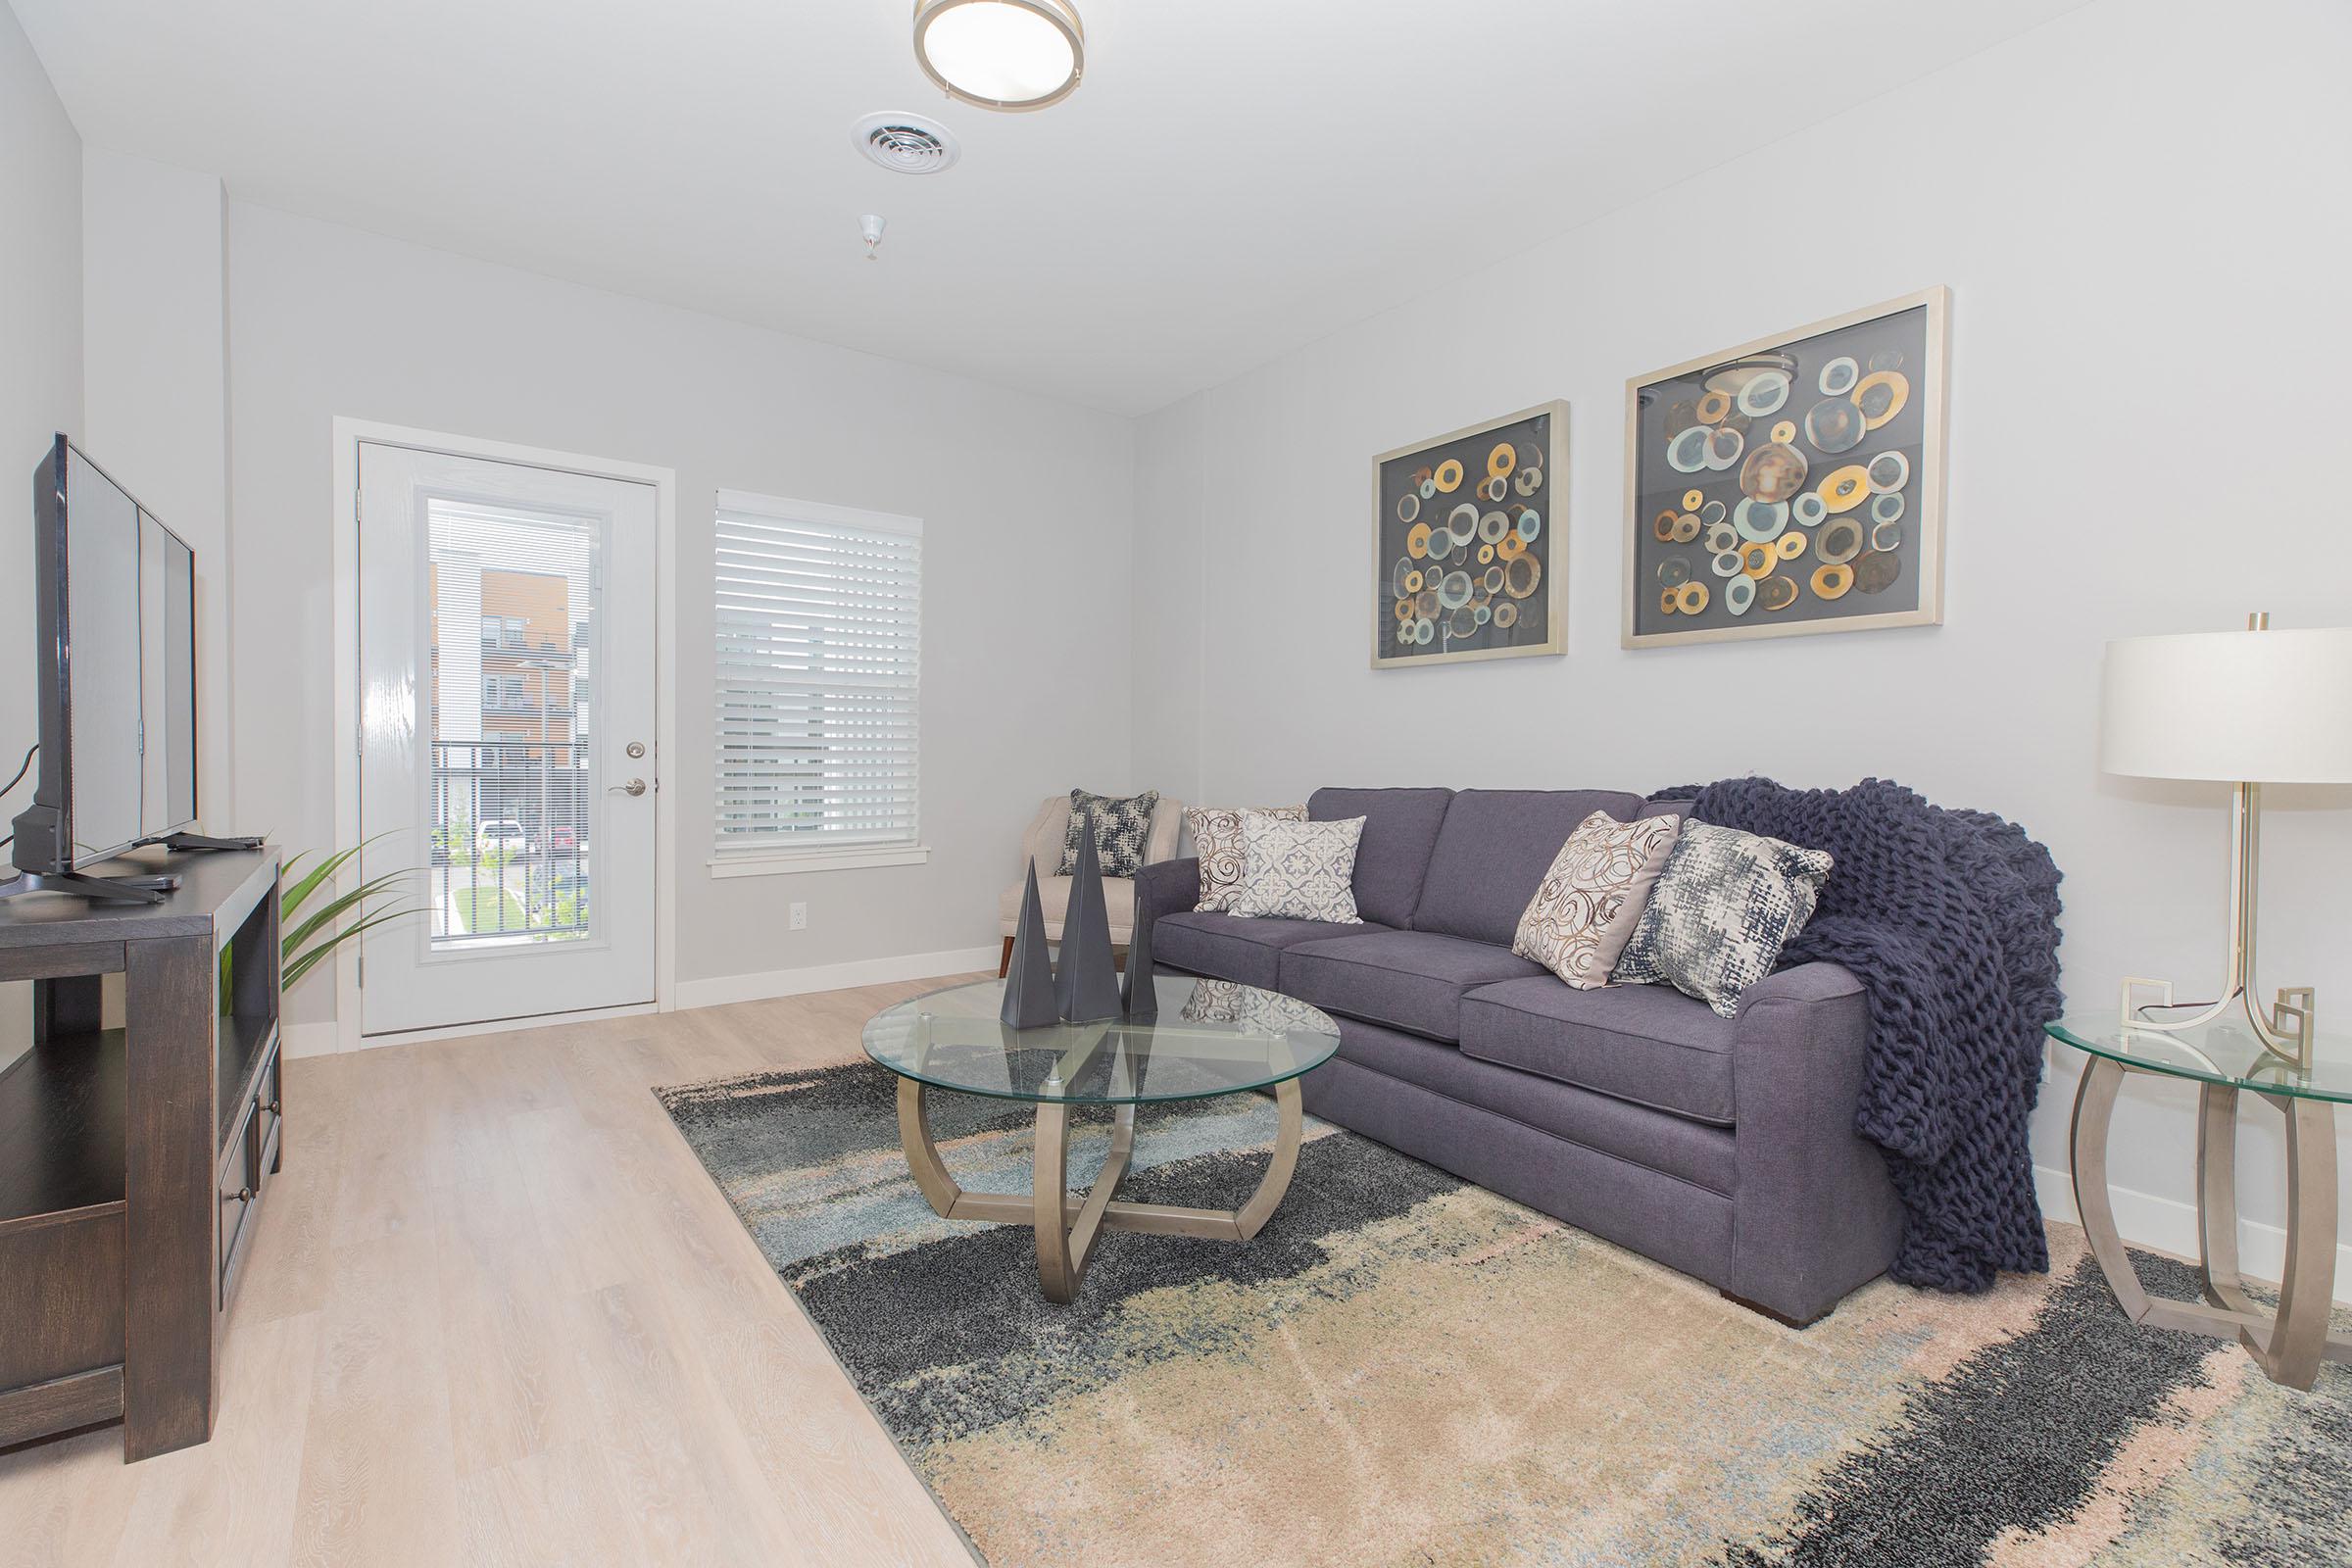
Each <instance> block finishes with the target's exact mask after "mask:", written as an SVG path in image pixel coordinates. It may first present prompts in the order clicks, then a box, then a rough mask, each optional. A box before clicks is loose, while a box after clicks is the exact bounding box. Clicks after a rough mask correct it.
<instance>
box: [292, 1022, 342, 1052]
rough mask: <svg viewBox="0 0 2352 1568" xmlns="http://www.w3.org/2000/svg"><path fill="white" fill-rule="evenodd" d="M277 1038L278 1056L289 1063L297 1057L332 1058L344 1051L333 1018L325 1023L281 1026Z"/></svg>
mask: <svg viewBox="0 0 2352 1568" xmlns="http://www.w3.org/2000/svg"><path fill="white" fill-rule="evenodd" d="M277 1038H278V1042H279V1043H278V1054H279V1055H281V1056H283V1057H285V1058H286V1059H287V1060H289V1061H291V1060H292V1059H293V1058H295V1057H296V1056H331V1055H333V1054H335V1053H336V1052H337V1051H339V1050H341V1049H342V1047H341V1045H340V1043H339V1041H338V1039H337V1035H336V1030H335V1021H334V1020H333V1019H332V1018H329V1019H327V1020H326V1021H325V1022H324V1023H289V1024H280V1025H279V1026H278V1031H277Z"/></svg>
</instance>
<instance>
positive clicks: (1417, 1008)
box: [1282, 931, 1567, 1041]
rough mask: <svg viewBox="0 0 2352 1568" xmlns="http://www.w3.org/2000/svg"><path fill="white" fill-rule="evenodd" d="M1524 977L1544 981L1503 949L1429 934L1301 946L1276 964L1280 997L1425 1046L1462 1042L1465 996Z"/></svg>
mask: <svg viewBox="0 0 2352 1568" xmlns="http://www.w3.org/2000/svg"><path fill="white" fill-rule="evenodd" d="M1526 975H1543V977H1544V979H1546V980H1551V976H1550V975H1549V974H1546V973H1545V972H1544V966H1543V965H1542V964H1540V963H1531V962H1530V961H1529V960H1527V959H1525V958H1522V957H1519V956H1516V955H1514V954H1513V953H1512V952H1511V951H1510V949H1508V948H1498V947H1495V945H1494V944H1492V943H1488V942H1469V941H1465V940H1464V939H1462V938H1460V937H1446V936H1439V935H1437V934H1436V933H1435V932H1430V931H1378V932H1372V933H1369V934H1365V935H1358V936H1345V937H1334V938H1326V939H1324V940H1321V941H1315V942H1301V943H1299V944H1298V945H1296V946H1294V947H1292V948H1290V949H1288V950H1287V951H1285V952H1284V954H1283V956H1282V989H1283V990H1284V991H1285V992H1287V993H1289V994H1290V995H1292V996H1294V997H1297V998H1299V1000H1300V1001H1301V1002H1311V1003H1313V1004H1314V1005H1316V1006H1318V1007H1321V1008H1322V1009H1323V1010H1324V1011H1325V1012H1336V1013H1339V1014H1342V1015H1343V1016H1346V1017H1349V1018H1361V1019H1363V1020H1364V1021H1365V1022H1367V1023H1385V1024H1387V1025H1389V1026H1390V1027H1391V1028H1393V1029H1406V1030H1410V1031H1411V1032H1412V1033H1414V1034H1417V1035H1427V1036H1428V1037H1429V1038H1430V1039H1432V1040H1445V1041H1453V1040H1458V1039H1460V1038H1461V1036H1460V1033H1459V1030H1460V1022H1461V1005H1462V996H1463V994H1464V993H1465V992H1469V991H1473V990H1475V989H1477V988H1478V987H1480V986H1485V985H1491V984H1493V983H1494V982H1495V981H1497V980H1515V979H1518V978H1520V977H1522V976H1526ZM1551 983H1552V984H1553V985H1559V982H1558V981H1557V980H1551ZM1561 989H1562V990H1566V989H1567V988H1566V987H1565V986H1562V987H1561Z"/></svg>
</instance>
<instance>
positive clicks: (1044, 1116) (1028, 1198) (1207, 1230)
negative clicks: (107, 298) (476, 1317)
mask: <svg viewBox="0 0 2352 1568" xmlns="http://www.w3.org/2000/svg"><path fill="white" fill-rule="evenodd" d="M926 1087H927V1086H926V1085H924V1084H923V1083H921V1082H919V1081H918V1080H916V1079H913V1078H901V1079H900V1080H899V1140H900V1142H901V1143H903V1144H905V1145H906V1148H907V1169H908V1170H910V1171H912V1172H913V1173H914V1185H915V1186H917V1187H919V1188H921V1189H922V1193H923V1197H925V1198H926V1199H928V1200H930V1202H931V1207H932V1210H933V1211H934V1212H935V1213H937V1214H939V1215H940V1216H941V1217H942V1218H945V1219H968V1220H981V1221H986V1222H989V1223H993V1224H998V1225H1029V1226H1033V1227H1035V1229H1036V1231H1037V1280H1038V1284H1039V1286H1040V1287H1041V1288H1042V1289H1043V1290H1044V1291H1045V1293H1046V1299H1047V1300H1049V1301H1059V1302H1064V1303H1066V1302H1069V1301H1072V1300H1074V1299H1077V1296H1078V1282H1079V1281H1080V1280H1082V1279H1083V1278H1085V1276H1086V1265H1087V1260H1088V1259H1089V1258H1090V1257H1092V1256H1093V1255H1094V1250H1095V1243H1096V1242H1098V1241H1100V1240H1101V1239H1102V1236H1103V1232H1104V1231H1106V1230H1109V1231H1151V1232H1153V1233H1155V1234H1158V1235H1161V1236H1207V1237H1214V1238H1216V1239H1217V1240H1220V1241H1228V1242H1246V1241H1248V1240H1250V1238H1251V1237H1252V1236H1255V1235H1256V1234H1257V1233H1258V1232H1259V1231H1260V1230H1262V1229H1263V1228H1264V1227H1265V1223H1266V1221H1267V1219H1269V1218H1270V1217H1272V1215H1273V1213H1274V1208H1275V1205H1276V1204H1278V1203H1280V1202H1281V1201H1282V1195H1283V1194H1284V1193H1285V1192H1288V1191H1289V1190H1290V1185H1291V1175H1292V1173H1293V1172H1294V1171H1296V1170H1297V1169H1298V1168H1299V1083H1298V1080H1297V1079H1289V1080H1286V1081H1284V1082H1282V1083H1279V1084H1277V1085H1275V1086H1274V1103H1275V1105H1276V1106H1277V1107H1278V1108H1279V1109H1280V1111H1281V1113H1282V1130H1281V1132H1280V1133H1278V1134H1277V1135H1276V1137H1275V1140H1274V1158H1273V1162H1272V1163H1271V1164H1269V1165H1268V1166H1267V1167H1266V1174H1265V1178H1264V1179H1263V1180H1262V1181H1260V1182H1259V1183H1258V1184H1257V1191H1256V1192H1254V1193H1252V1194H1250V1201H1248V1202H1247V1203H1244V1204H1243V1205H1242V1206H1241V1207H1240V1208H1237V1209H1222V1208H1184V1207H1181V1206H1179V1205H1177V1204H1173V1203H1130V1202H1125V1201H1121V1200H1120V1199H1118V1198H1117V1197H1115V1196H1113V1195H1114V1194H1116V1192H1117V1191H1118V1186H1119V1181H1120V1178H1122V1177H1124V1176H1125V1175H1126V1174H1127V1161H1128V1157H1129V1156H1130V1155H1131V1154H1132V1153H1133V1152H1134V1150H1135V1107H1134V1106H1133V1105H1121V1106H1119V1107H1117V1113H1116V1118H1115V1119H1114V1121H1113V1122H1112V1124H1111V1134H1110V1153H1109V1155H1108V1156H1107V1157H1106V1158H1105V1159H1104V1160H1103V1172H1102V1174H1101V1175H1099V1176H1097V1177H1096V1178H1095V1185H1094V1186H1093V1187H1091V1188H1089V1189H1088V1190H1087V1192H1086V1193H1085V1195H1084V1196H1083V1197H1081V1196H1080V1195H1078V1194H1076V1193H1073V1192H1071V1191H1070V1190H1069V1164H1070V1120H1069V1116H1070V1112H1069V1106H1068V1105H1067V1104H1064V1103H1061V1102H1058V1101H1039V1102H1038V1104H1037V1165H1036V1179H1035V1183H1034V1186H1033V1188H1032V1190H1031V1192H1028V1193H968V1192H965V1191H964V1190H963V1189H962V1188H961V1187H958V1186H957V1185H956V1178H955V1177H953V1176H950V1175H949V1174H948V1168H947V1166H946V1165H944V1164H942V1163H940V1158H939V1150H938V1148H937V1147H936V1146H935V1145H934V1144H933V1143H932V1142H931V1125H930V1122H929V1120H928V1119H927V1118H926V1117H925V1116H924V1114H923V1104H924V1090H925V1089H926ZM2330 1191H2332V1189H2330Z"/></svg>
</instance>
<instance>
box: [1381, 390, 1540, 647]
mask: <svg viewBox="0 0 2352 1568" xmlns="http://www.w3.org/2000/svg"><path fill="white" fill-rule="evenodd" d="M1531 460H1533V461H1531ZM1449 479H1450V482H1447V481H1448V480H1449ZM1567 483H1568V405H1567V404H1566V403H1565V402H1564V401H1561V400H1558V399H1554V400H1553V401H1551V402H1548V403H1539V404H1537V405H1535V406H1534V407H1533V408H1527V409H1521V410H1519V411H1518V412H1517V413H1514V414H1506V415H1504V416H1502V417H1499V418H1495V419H1487V420H1483V421H1481V422H1480V423H1477V424H1471V425H1465V426H1463V427H1462V428H1461V429H1459V430H1449V431H1447V432H1446V434H1444V435H1441V436H1436V437H1433V438H1431V439H1429V440H1427V441H1416V442H1414V443H1413V444H1412V445H1410V446H1404V447H1397V448H1395V449H1394V450H1391V451H1388V452H1383V453H1381V454H1380V455H1379V456H1378V457H1376V458H1374V459H1373V460H1372V498H1373V499H1372V505H1373V519H1372V578H1373V581H1372V616H1373V619H1372V667H1373V668H1374V669H1404V668H1417V667H1419V666H1421V665H1425V664H1459V663H1471V662H1478V661H1482V660H1490V659H1522V658H1529V657H1535V656H1542V655H1562V654H1565V653H1566V652H1567V651H1568V547H1567V539H1568V529H1567V493H1568V492H1567Z"/></svg>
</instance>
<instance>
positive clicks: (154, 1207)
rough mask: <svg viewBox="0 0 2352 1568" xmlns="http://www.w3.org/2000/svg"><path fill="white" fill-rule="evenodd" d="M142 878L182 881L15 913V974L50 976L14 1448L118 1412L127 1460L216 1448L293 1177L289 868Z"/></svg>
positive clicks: (3, 1196)
mask: <svg viewBox="0 0 2352 1568" xmlns="http://www.w3.org/2000/svg"><path fill="white" fill-rule="evenodd" d="M136 863H137V865H138V867H139V868H140V869H142V870H154V869H157V868H158V865H159V863H160V865H161V867H162V868H163V869H168V870H171V871H173V872H176V873H178V874H179V876H180V877H181V879H182V880H181V885H180V887H179V888H178V889H177V890H176V891H175V892H173V893H172V896H171V897H170V899H169V900H167V901H166V902H165V903H163V904H157V905H95V904H89V903H85V902H83V901H80V900H77V899H73V898H70V897H67V896H64V895H49V894H41V895H36V896H32V897H25V898H18V899H14V900H9V901H4V902H0V980H30V981H32V982H33V1045H32V1049H31V1050H30V1051H29V1052H27V1053H26V1054H25V1055H24V1056H23V1057H22V1058H21V1059H20V1060H18V1061H17V1062H16V1064H15V1065H14V1066H12V1067H10V1068H9V1069H8V1070H7V1071H6V1072H4V1073H0V1326H4V1327H5V1332H0V1445H5V1444H10V1443H19V1442H23V1441H25V1439H28V1438H36V1437H43V1436H47V1435H49V1434H51V1433H56V1432H64V1431H68V1430H71V1429H73V1428H75V1427H83V1426H88V1425H91V1424H93V1423H96V1422H101V1421H109V1420H113V1419H115V1418H117V1417H120V1418H121V1419H122V1422H123V1457H124V1458H125V1459H144V1458H147V1457H149V1456H150V1455H153V1454H158V1453H168V1452H170V1451H172V1449H174V1448H184V1447H187V1446H190V1445H192V1444H197V1443H202V1442H204V1441H205V1440H206V1439H208V1438H209V1437H211V1436H212V1430H213V1418H214V1412H215V1408H216V1405H217V1403H218V1378H219V1363H220V1340H221V1324H222V1321H223V1314H224V1313H225V1312H226V1311H227V1309H228V1303H229V1301H230V1299H231V1295H232V1293H233V1291H234V1290H235V1286H236V1275H237V1268H238V1265H239V1263H240V1262H241V1261H242V1259H243V1256H244V1253H245V1250H246V1249H247V1248H248V1247H249V1245H250V1242H251V1238H252V1234H253V1228H254V1219H255V1215H256V1213H257V1211H258V1210H259V1208H260V1207H261V1204H262V1201H263V1199H264V1197H265V1196H266V1194H267V1191H268V1188H269V1181H270V1177H271V1176H272V1175H274V1174H275V1173H276V1171H277V1168H278V1164H279V1151H278V1145H279V1138H280V1128H281V1127H282V1125H283V1112H282V1109H281V1096H280V1091H279V1082H280V1074H279V1064H278V1039H279V1032H278V1000H279V965H278V929H277V914H278V888H277V879H278V877H277V874H278V859H277V853H276V851H274V850H255V851H234V852H229V853H225V854H206V855H175V856H168V857H163V858H160V862H159V860H157V859H150V858H144V857H142V858H139V860H138V861H137V862H136ZM113 974H119V975H121V976H123V982H122V983H123V1008H122V1011H123V1021H122V1024H121V1026H120V1027H113V1028H110V1027H108V1026H107V1022H106V1007H105V985H106V980H105V977H106V976H108V975H113Z"/></svg>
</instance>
